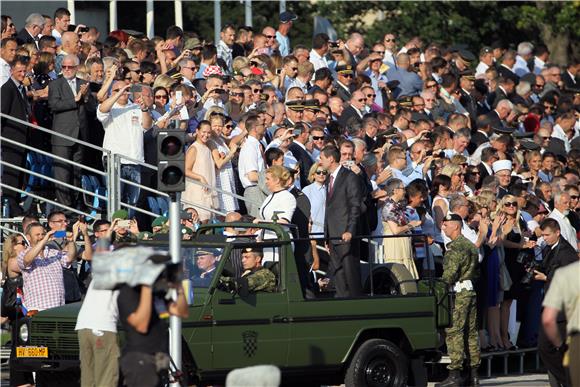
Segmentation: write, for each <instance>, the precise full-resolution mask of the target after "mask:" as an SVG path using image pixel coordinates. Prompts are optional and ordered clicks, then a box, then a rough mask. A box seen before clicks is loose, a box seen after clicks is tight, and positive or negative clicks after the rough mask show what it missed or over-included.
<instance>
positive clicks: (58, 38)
mask: <svg viewBox="0 0 580 387" xmlns="http://www.w3.org/2000/svg"><path fill="white" fill-rule="evenodd" d="M52 36H53V37H54V38H55V39H56V45H57V46H61V45H62V36H61V35H60V32H58V31H57V30H55V29H53V30H52Z"/></svg>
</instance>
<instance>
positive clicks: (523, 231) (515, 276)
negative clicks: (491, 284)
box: [494, 195, 535, 350]
mask: <svg viewBox="0 0 580 387" xmlns="http://www.w3.org/2000/svg"><path fill="white" fill-rule="evenodd" d="M495 222H497V223H498V225H499V235H498V238H499V239H500V240H501V244H502V245H503V251H504V257H505V258H504V260H505V265H506V268H507V271H508V273H509V276H510V279H511V282H512V285H511V287H510V288H509V290H506V291H505V292H504V297H503V302H502V304H501V311H500V314H501V317H500V319H501V320H500V330H501V339H502V344H503V345H502V347H503V348H505V349H508V350H509V349H512V350H513V349H516V347H515V345H514V344H513V343H512V342H511V341H510V337H509V333H508V324H509V317H510V308H511V305H512V301H513V300H517V299H518V298H519V297H520V296H521V294H522V292H523V285H522V283H521V280H522V277H523V276H524V274H525V273H526V270H525V268H524V266H523V264H522V263H521V262H518V255H519V253H520V250H522V249H530V248H533V247H534V246H535V242H534V241H529V240H528V239H527V237H528V236H529V235H530V233H529V232H528V229H527V226H526V222H525V221H524V220H523V219H522V218H521V215H520V209H519V207H518V200H517V198H516V197H515V196H513V195H506V196H504V197H503V198H502V199H501V201H500V202H499V204H498V207H497V211H496V213H495V216H494V223H495Z"/></svg>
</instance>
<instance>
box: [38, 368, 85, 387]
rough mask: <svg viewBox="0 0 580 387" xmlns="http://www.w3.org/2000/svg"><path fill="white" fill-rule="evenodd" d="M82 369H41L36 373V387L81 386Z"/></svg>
mask: <svg viewBox="0 0 580 387" xmlns="http://www.w3.org/2000/svg"><path fill="white" fill-rule="evenodd" d="M80 385H81V372H80V369H75V370H68V371H59V372H56V371H40V372H37V373H36V387H80Z"/></svg>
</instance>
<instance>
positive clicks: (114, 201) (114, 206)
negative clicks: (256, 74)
mask: <svg viewBox="0 0 580 387" xmlns="http://www.w3.org/2000/svg"><path fill="white" fill-rule="evenodd" d="M0 117H1V118H3V119H7V120H10V121H13V122H16V123H18V124H21V125H25V126H28V127H30V128H34V129H36V130H39V131H42V132H44V133H47V134H50V135H52V136H56V137H59V138H62V139H64V140H67V141H70V142H72V143H74V144H78V145H80V146H84V147H87V148H90V149H92V150H93V151H95V152H101V153H102V154H103V160H104V163H103V164H104V166H105V171H101V170H98V169H95V168H91V167H89V166H87V165H84V164H82V163H77V162H74V161H72V160H67V159H65V158H63V157H59V156H56V155H54V154H52V153H51V152H47V151H43V150H40V149H37V148H34V147H31V146H29V145H26V144H21V143H19V142H17V141H14V140H11V139H9V138H6V137H4V136H3V135H2V134H1V133H0V142H1V141H5V142H6V143H9V144H11V145H13V146H17V147H20V148H22V149H23V151H24V152H36V153H38V154H41V155H45V156H48V157H50V158H52V159H54V160H58V161H59V162H61V163H63V164H68V165H70V166H71V167H78V168H81V169H83V170H85V171H88V172H90V173H92V174H94V175H97V176H100V177H101V178H103V179H104V180H105V181H106V194H105V195H101V194H99V193H97V192H92V191H89V190H85V189H83V188H82V187H77V186H74V185H71V184H68V183H66V182H63V181H59V180H57V179H55V178H54V177H51V176H47V175H45V174H42V173H38V172H34V171H31V170H29V169H26V168H22V167H20V166H17V165H14V164H11V163H9V162H6V161H0V165H1V166H2V167H3V168H7V167H8V168H12V169H14V170H17V171H19V172H22V173H26V174H28V175H31V176H34V177H37V178H41V179H45V180H47V181H49V182H51V183H53V184H55V185H59V186H62V187H65V188H67V189H70V190H71V191H75V192H78V193H80V194H83V195H88V196H91V197H93V198H98V199H99V200H102V201H104V202H106V209H107V214H108V216H109V217H110V216H111V215H112V214H113V213H114V212H115V211H117V210H119V209H121V208H126V209H129V210H133V211H135V212H139V213H141V214H145V215H149V216H153V217H157V216H159V214H156V213H154V212H151V211H148V210H147V209H144V208H139V207H137V206H135V205H132V204H129V203H125V202H123V201H122V199H121V186H122V185H123V184H126V185H130V186H134V187H137V188H138V189H139V190H145V191H147V192H149V193H151V194H152V195H154V196H159V197H169V195H167V194H166V193H164V192H161V191H158V190H156V189H154V188H151V187H148V186H145V185H142V184H138V183H135V182H133V181H130V180H127V179H124V178H121V175H120V171H121V165H122V164H123V163H122V162H123V161H126V162H129V163H131V164H136V165H139V166H141V167H142V168H147V169H150V170H153V171H155V172H157V170H158V167H157V166H156V165H152V164H148V163H144V162H142V161H140V160H135V159H132V158H130V157H127V156H123V155H119V154H114V153H111V152H110V151H109V150H107V149H105V148H102V147H99V146H97V145H94V144H91V143H89V142H86V141H82V140H79V139H77V138H74V137H70V136H67V135H65V134H62V133H58V132H55V131H53V130H50V129H47V128H43V127H41V126H38V125H36V124H32V123H29V122H26V121H23V120H21V119H19V118H16V117H12V116H10V115H7V114H4V113H0ZM187 180H188V182H190V183H193V184H196V185H200V186H202V187H204V188H208V189H210V190H212V191H215V192H218V193H220V194H222V195H228V196H231V197H233V198H236V199H238V200H242V201H244V202H247V203H249V201H248V200H246V199H245V198H244V197H243V196H240V195H237V194H235V193H233V192H228V191H225V190H222V189H220V188H217V187H213V186H210V185H206V184H203V183H201V182H199V181H196V180H193V179H189V178H187ZM0 187H2V189H6V190H11V191H15V192H18V193H20V194H21V195H23V196H29V197H31V198H34V199H37V200H40V201H43V202H45V203H49V204H51V205H53V206H55V207H57V208H61V209H65V210H68V211H71V212H74V213H78V214H80V215H85V216H87V217H92V216H91V214H89V213H87V212H84V211H81V210H78V209H76V208H73V207H70V206H66V205H64V204H63V203H59V202H57V201H55V200H53V198H48V197H44V196H42V195H40V194H38V193H34V192H27V191H26V190H23V189H21V187H11V186H8V185H6V184H4V183H0ZM181 202H182V204H184V205H187V206H190V207H194V208H200V209H202V210H205V211H208V212H210V213H212V214H214V215H219V216H225V215H226V212H224V211H222V209H215V208H208V207H206V206H203V205H200V204H198V203H192V202H189V201H186V200H183V199H182V200H181ZM252 204H257V205H259V204H261V203H253V202H252Z"/></svg>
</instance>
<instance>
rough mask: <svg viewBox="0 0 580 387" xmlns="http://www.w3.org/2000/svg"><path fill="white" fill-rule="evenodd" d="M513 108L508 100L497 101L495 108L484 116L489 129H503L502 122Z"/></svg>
mask: <svg viewBox="0 0 580 387" xmlns="http://www.w3.org/2000/svg"><path fill="white" fill-rule="evenodd" d="M513 108H514V106H513V104H512V103H511V102H510V100H509V99H503V100H501V101H499V103H498V104H497V106H496V107H495V108H494V109H493V110H492V111H490V112H489V113H487V114H486V117H487V118H488V119H489V122H490V124H491V127H492V128H493V129H499V128H503V127H504V126H505V125H504V123H503V121H504V120H505V119H506V118H507V117H508V116H509V114H510V113H511V111H512V109H513Z"/></svg>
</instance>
